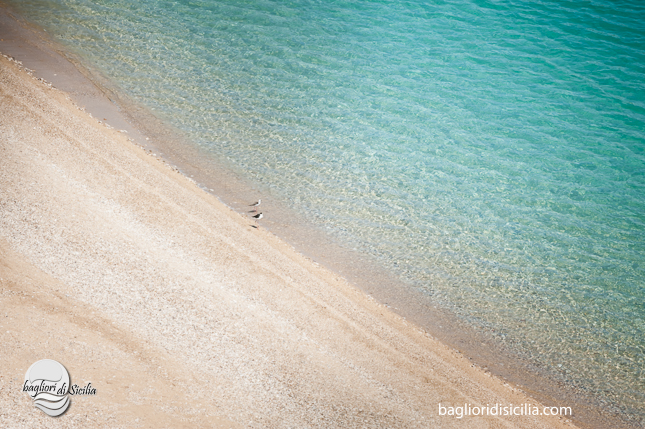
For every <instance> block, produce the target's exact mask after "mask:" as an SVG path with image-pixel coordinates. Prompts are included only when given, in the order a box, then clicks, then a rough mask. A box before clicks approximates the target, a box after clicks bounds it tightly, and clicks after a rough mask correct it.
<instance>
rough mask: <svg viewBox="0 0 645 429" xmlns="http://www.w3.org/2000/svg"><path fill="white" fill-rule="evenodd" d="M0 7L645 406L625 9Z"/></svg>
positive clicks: (449, 291)
mask: <svg viewBox="0 0 645 429" xmlns="http://www.w3.org/2000/svg"><path fill="white" fill-rule="evenodd" d="M10 3H15V5H14V6H15V7H16V9H17V10H18V11H19V12H21V13H22V14H23V16H25V17H26V18H27V19H29V20H32V21H33V22H36V23H38V24H40V25H42V26H43V27H44V28H46V29H47V30H48V31H49V33H50V34H52V36H53V37H54V38H55V39H56V40H58V41H60V42H62V43H63V44H64V45H66V46H67V47H68V49H70V50H71V51H72V52H73V53H75V54H76V55H78V56H79V57H80V58H81V59H82V61H83V62H84V63H86V64H88V65H89V66H91V67H94V68H96V69H98V70H99V71H100V72H101V73H103V74H104V75H105V76H107V77H108V78H110V79H112V80H113V81H114V82H115V84H116V85H118V86H119V87H120V88H121V89H122V90H123V91H125V92H126V93H127V94H129V95H130V96H131V97H132V98H134V99H135V100H136V101H138V102H141V103H143V104H145V105H146V106H147V107H149V108H151V109H153V110H154V111H155V112H156V114H157V115H158V116H159V117H161V118H162V119H164V120H166V121H168V122H169V123H171V124H172V125H174V126H176V127H178V128H179V129H180V130H182V131H183V132H184V133H185V134H186V135H187V136H188V138H189V140H190V141H192V142H193V143H194V144H195V145H199V146H200V147H201V148H203V149H204V150H205V151H207V152H209V153H211V154H212V156H213V159H214V160H216V161H217V162H218V163H224V164H226V165H227V166H228V167H229V168H231V169H233V170H234V171H237V172H239V173H243V174H244V175H245V176H246V177H248V178H250V180H251V181H253V182H255V183H257V184H258V186H261V187H264V188H265V189H268V190H270V191H271V194H272V195H275V196H276V197H277V198H279V199H280V200H281V201H282V202H283V203H285V204H287V205H289V206H291V207H293V208H296V209H297V210H299V211H301V212H303V213H304V214H305V215H306V216H308V217H309V218H310V219H312V221H313V222H315V223H316V224H318V225H320V226H322V227H324V228H327V230H328V232H329V234H331V235H332V236H334V237H336V238H338V239H339V240H340V241H342V242H343V243H345V244H346V245H347V246H349V247H353V248H357V249H360V250H361V251H363V252H366V253H369V254H371V255H373V256H375V257H376V258H377V259H379V260H380V261H381V263H382V264H383V265H384V266H386V267H387V268H389V269H390V270H391V271H392V272H394V273H396V274H397V275H398V276H400V277H401V278H402V279H404V280H405V281H406V282H408V283H409V284H410V287H417V288H420V289H422V290H423V291H424V292H426V293H427V294H428V295H429V296H431V298H432V299H433V300H434V301H435V302H437V303H440V304H441V305H443V306H444V307H446V308H448V309H450V310H452V311H454V312H455V313H457V314H458V315H460V317H462V318H464V319H465V320H467V321H469V322H470V323H472V324H473V325H476V326H480V327H484V328H486V329H489V330H494V332H495V335H497V337H498V338H499V339H500V340H501V341H503V342H505V343H506V344H507V345H509V347H511V348H512V349H515V350H517V351H518V352H520V353H521V354H522V355H524V356H526V357H528V358H530V359H531V360H532V361H534V362H535V363H536V364H538V365H540V366H542V367H545V368H550V369H551V370H552V371H553V372H554V374H555V375H556V377H559V378H560V379H561V380H563V381H566V382H568V383H570V384H573V385H575V386H578V387H579V388H580V389H583V390H584V391H586V392H589V393H590V394H592V395H593V396H595V397H597V398H600V399H601V400H602V401H607V402H606V404H605V406H606V407H607V410H612V409H613V410H617V411H620V412H622V413H624V414H625V415H627V416H631V417H632V418H635V419H643V418H644V417H645V411H644V410H643V407H642V404H643V403H645V374H644V373H643V368H645V283H644V281H643V278H645V276H644V275H645V257H644V256H643V255H645V101H644V100H645V20H643V19H642V18H643V16H644V13H645V6H643V5H642V4H641V3H638V2H617V1H584V2H580V1H579V2H566V1H560V2H551V1H541V2H519V1H507V2H500V1H498V2H491V1H488V2H481V1H455V2H450V3H446V2H441V1H435V2H422V1H410V2H391V1H380V2H369V1H330V2H315V1H290V2H287V1H284V2H282V1H253V2H251V1H247V2H244V1H233V0H229V1H214V0H208V1H206V0H204V1H152V0H139V1H136V2H134V1H126V0H120V1H105V0H104V1H89V0H37V1H36V0H21V1H20V2H18V1H15V2H13V1H12V2H10ZM267 215H268V214H267Z"/></svg>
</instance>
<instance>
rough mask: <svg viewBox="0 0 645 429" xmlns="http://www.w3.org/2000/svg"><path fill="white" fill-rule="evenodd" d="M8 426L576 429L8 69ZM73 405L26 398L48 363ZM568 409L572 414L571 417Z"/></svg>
mask: <svg viewBox="0 0 645 429" xmlns="http://www.w3.org/2000/svg"><path fill="white" fill-rule="evenodd" d="M0 130H1V131H0V300H1V305H0V309H1V310H0V362H2V371H1V374H0V427H30V428H31V427H181V426H182V425H184V426H185V427H262V428H264V427H267V428H269V427H295V428H304V427H321V428H329V427H343V428H349V427H382V428H393V427H410V428H411V427H420V428H429V427H467V428H477V427H485V428H497V427H500V428H501V427H534V428H558V427H572V426H571V424H569V423H565V422H564V420H563V419H558V418H555V417H545V416H540V417H528V416H521V417H512V418H510V417H504V418H501V417H484V418H482V417H468V418H463V419H461V420H460V419H456V418H453V417H445V416H439V415H438V405H439V403H441V404H444V405H460V404H464V403H469V404H472V405H473V406H480V405H486V404H494V403H500V404H522V403H532V404H536V402H535V401H534V400H532V399H530V398H529V397H527V396H526V395H524V394H523V393H522V392H520V391H518V390H516V389H513V388H511V387H510V386H508V385H506V384H505V383H504V382H503V381H501V380H499V379H497V378H494V377H491V376H490V375H488V374H486V373H484V372H483V371H482V370H480V369H478V368H476V367H473V366H472V365H471V363H470V361H469V360H468V359H466V358H464V357H463V356H461V355H460V354H458V353H456V352H454V351H453V350H451V349H449V348H448V347H446V346H444V345H443V344H441V343H439V342H438V341H436V340H433V339H432V338H430V337H429V336H428V335H426V334H425V333H424V332H422V331H421V330H420V329H417V328H416V327H415V326H414V325H412V324H410V323H408V322H406V321H405V320H404V319H403V318H402V317H400V316H398V315H396V314H394V313H392V312H390V311H389V310H388V309H387V308H386V307H385V306H383V305H381V304H379V303H377V302H375V301H374V300H372V299H371V298H370V297H368V296H367V295H365V294H364V293H362V292H360V291H358V290H357V289H355V288H354V287H352V286H351V285H350V284H348V283H347V282H346V281H345V280H343V279H342V278H339V277H338V276H337V275H335V274H334V273H332V272H329V271H327V270H326V269H324V268H321V267H320V266H318V265H316V264H315V263H313V262H311V261H310V260H308V259H307V258H305V257H304V256H302V255H300V254H298V253H297V252H295V251H294V250H293V248H292V247H291V246H289V245H288V244H286V243H284V242H282V241H281V240H279V239H278V238H276V237H275V236H274V235H272V234H271V233H269V232H267V231H266V230H265V229H263V228H262V227H261V226H260V228H258V229H256V228H253V227H252V226H253V225H255V223H254V222H252V221H251V220H250V219H249V218H245V217H244V216H242V215H240V214H238V213H235V212H234V211H232V210H231V209H229V208H227V207H226V206H224V205H223V204H221V203H220V202H219V201H217V200H216V198H214V197H213V196H211V195H209V194H207V193H206V192H204V191H202V190H201V189H200V188H199V187H198V186H196V184H195V183H193V182H192V181H190V180H189V179H187V178H185V177H184V176H182V175H180V174H179V173H177V172H175V171H174V170H173V169H172V168H170V167H169V166H167V165H166V164H165V163H164V162H162V161H160V160H159V159H158V158H156V157H154V156H152V155H150V154H148V153H146V152H145V151H144V150H143V149H141V148H139V147H138V146H136V145H134V144H132V142H131V141H129V140H128V139H127V138H126V136H125V135H124V134H122V133H119V132H117V131H116V130H111V129H109V128H108V127H106V126H105V125H104V124H101V123H99V122H98V121H97V120H96V119H94V118H92V117H90V116H89V115H88V114H87V113H85V112H84V111H81V110H79V109H78V108H77V107H76V106H75V105H74V104H73V103H72V102H71V101H70V100H69V99H68V98H67V96H66V95H65V93H63V92H61V91H59V90H57V89H52V88H50V86H48V85H47V84H46V83H44V82H41V81H38V80H36V79H35V78H34V77H32V76H30V75H28V74H27V73H26V72H25V71H24V70H20V68H19V66H18V65H17V64H16V63H15V62H12V61H9V60H7V59H6V58H3V57H2V58H0ZM44 358H50V359H55V360H58V361H60V362H61V363H63V364H64V365H65V366H66V367H67V369H68V370H69V372H70V374H71V377H72V382H73V383H76V384H79V385H85V384H86V383H87V382H91V383H92V385H93V386H94V387H95V388H96V389H97V395H96V396H74V397H73V398H72V407H71V408H70V409H69V411H68V412H67V413H66V414H64V415H63V416H62V417H60V418H57V419H53V418H50V417H47V416H45V415H44V414H43V413H41V412H40V411H38V410H36V409H35V408H34V407H33V404H32V403H31V400H30V399H29V398H28V397H27V395H26V394H25V393H23V392H21V386H22V382H23V377H24V374H25V372H26V370H27V368H28V367H29V366H30V365H31V364H32V363H34V362H35V361H37V360H39V359H44ZM565 405H566V404H565Z"/></svg>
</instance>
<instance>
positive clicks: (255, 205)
mask: <svg viewBox="0 0 645 429" xmlns="http://www.w3.org/2000/svg"><path fill="white" fill-rule="evenodd" d="M261 202H262V200H258V202H257V203H253V204H250V205H249V207H253V211H258V206H259V205H260V203H261Z"/></svg>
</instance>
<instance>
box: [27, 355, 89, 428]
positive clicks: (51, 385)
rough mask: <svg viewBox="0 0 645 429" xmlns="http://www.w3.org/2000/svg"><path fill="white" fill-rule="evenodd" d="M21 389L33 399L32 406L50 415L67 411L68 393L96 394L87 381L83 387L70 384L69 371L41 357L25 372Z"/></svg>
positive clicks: (55, 415)
mask: <svg viewBox="0 0 645 429" xmlns="http://www.w3.org/2000/svg"><path fill="white" fill-rule="evenodd" d="M22 391H23V392H27V394H28V395H29V396H30V397H31V399H33V400H34V406H35V407H36V408H38V409H40V410H41V411H42V412H44V413H45V414H47V415H48V416H51V417H57V416H60V415H61V414H63V413H64V412H65V411H67V408H69V404H70V402H71V400H70V399H69V395H70V394H71V395H96V389H95V388H93V387H92V384H91V383H88V384H87V385H86V386H85V387H79V386H77V385H76V384H74V385H72V386H70V379H69V373H68V372H67V369H66V368H65V367H64V366H63V365H61V364H60V363H59V362H56V361H55V360H51V359H43V360H39V361H38V362H36V363H34V364H33V365H32V366H30V367H29V369H28V370H27V373H26V374H25V384H23V386H22Z"/></svg>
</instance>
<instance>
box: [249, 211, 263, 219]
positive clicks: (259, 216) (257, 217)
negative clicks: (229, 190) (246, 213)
mask: <svg viewBox="0 0 645 429" xmlns="http://www.w3.org/2000/svg"><path fill="white" fill-rule="evenodd" d="M251 217H252V218H253V219H255V220H260V219H262V213H258V214H256V215H255V216H251Z"/></svg>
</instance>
